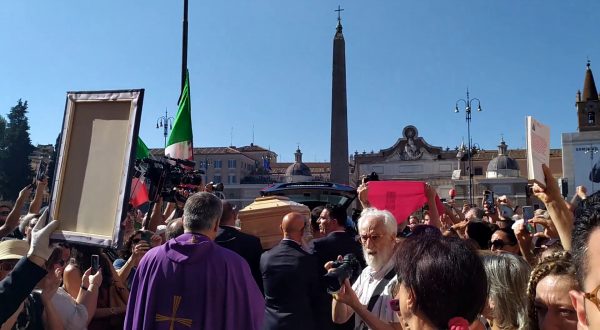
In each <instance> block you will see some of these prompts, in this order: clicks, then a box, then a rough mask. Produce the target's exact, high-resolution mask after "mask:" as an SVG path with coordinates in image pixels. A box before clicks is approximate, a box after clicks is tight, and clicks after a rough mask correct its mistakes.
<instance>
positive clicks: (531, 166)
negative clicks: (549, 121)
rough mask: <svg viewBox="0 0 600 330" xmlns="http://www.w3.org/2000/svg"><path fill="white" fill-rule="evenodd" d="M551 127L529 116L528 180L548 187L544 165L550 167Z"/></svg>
mask: <svg viewBox="0 0 600 330" xmlns="http://www.w3.org/2000/svg"><path fill="white" fill-rule="evenodd" d="M549 162H550V127H548V126H546V125H544V124H542V123H540V122H539V121H537V120H535V119H534V118H533V117H531V116H527V178H528V180H529V181H530V182H535V183H537V184H538V185H539V186H540V187H542V188H545V187H546V179H545V178H544V171H543V170H542V164H546V165H547V166H550V164H549Z"/></svg>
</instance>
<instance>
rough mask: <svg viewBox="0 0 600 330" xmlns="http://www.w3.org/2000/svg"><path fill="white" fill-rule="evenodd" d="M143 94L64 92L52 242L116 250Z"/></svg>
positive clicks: (56, 171)
mask: <svg viewBox="0 0 600 330" xmlns="http://www.w3.org/2000/svg"><path fill="white" fill-rule="evenodd" d="M143 98H144V90H143V89H139V90H118V91H95V92H68V93H67V103H66V107H65V114H64V118H63V128H62V133H61V138H60V147H59V150H58V156H57V159H56V170H55V174H54V179H53V180H54V183H53V189H52V195H51V201H50V210H49V213H50V215H49V217H50V219H55V220H58V222H59V228H58V230H56V231H55V232H54V233H53V236H52V238H53V239H58V240H65V241H68V242H73V243H83V244H88V245H96V246H103V247H118V246H119V245H120V243H121V240H122V238H121V237H120V236H121V235H120V231H121V221H122V219H124V217H125V216H126V214H127V210H128V202H129V190H130V185H131V178H132V175H133V167H134V165H135V150H136V149H135V148H136V145H137V136H138V130H139V123H140V118H141V114H142V102H143Z"/></svg>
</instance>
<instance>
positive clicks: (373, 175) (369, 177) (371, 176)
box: [362, 172, 379, 183]
mask: <svg viewBox="0 0 600 330" xmlns="http://www.w3.org/2000/svg"><path fill="white" fill-rule="evenodd" d="M369 181H379V175H377V172H371V174H367V175H365V176H363V178H362V183H367V182H369Z"/></svg>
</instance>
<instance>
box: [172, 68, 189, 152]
mask: <svg viewBox="0 0 600 330" xmlns="http://www.w3.org/2000/svg"><path fill="white" fill-rule="evenodd" d="M192 141H193V134H192V105H191V101H190V79H189V73H188V72H186V74H185V84H184V86H183V90H182V91H181V97H180V98H179V109H178V110H177V115H176V116H175V122H174V123H173V129H171V134H170V135H169V140H168V141H167V147H166V148H165V156H168V157H171V158H176V159H186V160H193V159H194V154H193V145H192Z"/></svg>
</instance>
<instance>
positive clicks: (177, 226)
mask: <svg viewBox="0 0 600 330" xmlns="http://www.w3.org/2000/svg"><path fill="white" fill-rule="evenodd" d="M181 234H183V219H182V218H175V219H171V220H170V221H169V223H168V224H167V231H166V235H165V237H166V238H167V240H170V239H171V238H175V237H177V236H179V235H181Z"/></svg>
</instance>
